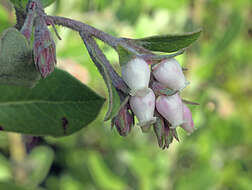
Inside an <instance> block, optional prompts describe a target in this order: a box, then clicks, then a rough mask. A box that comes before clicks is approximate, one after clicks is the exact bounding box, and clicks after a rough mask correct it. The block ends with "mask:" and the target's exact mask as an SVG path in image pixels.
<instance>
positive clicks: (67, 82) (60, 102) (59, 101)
mask: <svg viewBox="0 0 252 190" xmlns="http://www.w3.org/2000/svg"><path fill="white" fill-rule="evenodd" d="M0 91H1V96H0V129H1V130H3V131H11V132H19V133H25V134H31V135H38V136H44V135H50V136H64V135H70V134H72V133H74V132H76V131H78V130H80V129H82V128H83V127H85V126H86V125H88V124H89V123H90V122H91V121H93V120H94V119H95V118H96V116H97V115H98V113H99V111H100V109H101V107H102V105H103V103H104V98H102V97H100V96H99V95H97V94H96V93H95V92H93V91H92V90H91V89H89V88H88V87H86V86H85V85H84V84H82V83H81V82H79V81H78V80H77V79H75V78H74V77H72V76H71V75H70V74H68V73H67V72H65V71H62V70H59V69H56V70H55V71H54V72H53V73H52V74H51V75H50V76H48V78H46V79H44V80H40V81H39V83H38V84H37V85H36V86H35V87H34V88H32V89H29V88H24V87H17V86H9V85H0Z"/></svg>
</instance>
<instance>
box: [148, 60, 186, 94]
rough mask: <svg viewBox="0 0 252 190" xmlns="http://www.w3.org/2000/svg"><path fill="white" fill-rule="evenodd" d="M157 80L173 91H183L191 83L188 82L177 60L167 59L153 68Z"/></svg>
mask: <svg viewBox="0 0 252 190" xmlns="http://www.w3.org/2000/svg"><path fill="white" fill-rule="evenodd" d="M153 75H154V76H155V78H156V79H157V80H158V81H159V82H160V83H162V84H163V85H165V86H166V87H168V88H170V89H173V90H180V91H181V90H183V89H184V88H185V87H186V86H187V85H188V84H189V82H188V81H186V79H185V76H184V74H183V71H182V68H181V66H180V64H179V63H178V62H177V60H176V59H174V58H172V59H166V60H164V61H162V62H161V63H159V64H158V65H157V66H155V67H154V68H153Z"/></svg>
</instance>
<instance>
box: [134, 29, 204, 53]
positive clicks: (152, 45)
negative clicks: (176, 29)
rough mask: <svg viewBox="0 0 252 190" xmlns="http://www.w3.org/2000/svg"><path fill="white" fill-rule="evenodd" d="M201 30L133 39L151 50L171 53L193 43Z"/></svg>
mask: <svg viewBox="0 0 252 190" xmlns="http://www.w3.org/2000/svg"><path fill="white" fill-rule="evenodd" d="M201 32H202V30H201V29H200V30H197V31H194V32H190V33H185V34H177V35H164V36H151V37H147V38H141V39H135V40H133V41H134V42H135V43H136V44H138V45H140V46H143V47H144V48H146V49H148V50H151V51H160V52H167V53H171V52H175V51H178V50H180V49H183V48H186V47H188V46H189V45H191V44H192V43H193V42H195V41H196V40H197V39H198V37H199V36H200V33H201Z"/></svg>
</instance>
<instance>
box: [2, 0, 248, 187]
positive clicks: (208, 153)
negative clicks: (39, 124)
mask: <svg viewBox="0 0 252 190" xmlns="http://www.w3.org/2000/svg"><path fill="white" fill-rule="evenodd" d="M46 11H47V12H48V13H50V14H53V15H64V16H66V17H71V18H74V19H77V20H81V21H84V22H86V23H88V24H91V25H93V26H95V27H97V28H100V29H103V30H105V31H106V32H109V33H110V34H113V35H116V36H124V37H132V38H142V37H145V36H149V35H155V34H167V33H176V32H183V31H191V30H192V29H194V28H197V27H198V26H200V27H203V29H204V32H203V34H202V35H201V38H200V40H199V41H198V42H196V43H195V44H194V45H193V46H192V47H191V48H190V49H189V51H187V53H186V54H184V55H182V56H179V57H178V59H179V61H180V62H181V63H182V64H183V66H185V67H186V68H188V69H189V70H188V71H187V72H186V75H187V78H188V79H189V81H190V82H191V85H190V86H189V87H188V88H187V89H186V90H185V91H184V92H183V97H185V98H186V99H190V100H193V101H197V102H200V104H201V105H200V106H199V107H191V108H192V110H193V116H194V118H195V124H196V127H197V131H196V132H195V133H193V134H192V135H190V136H187V135H186V134H185V133H184V132H183V131H182V130H179V136H180V140H181V141H180V143H177V142H175V143H173V144H172V146H171V147H170V148H169V149H168V150H166V151H162V150H160V149H159V148H158V145H157V142H156V139H155V137H154V136H153V135H152V134H147V135H143V134H142V133H141V132H140V129H139V128H138V127H135V128H134V129H133V131H132V133H131V134H130V135H129V136H128V137H126V138H125V137H120V136H119V135H118V134H117V132H116V131H115V130H110V122H106V123H104V122H103V121H102V119H103V118H104V114H105V111H106V106H105V107H104V110H103V112H102V113H100V115H99V117H98V118H97V120H96V121H95V122H93V123H92V124H90V125H89V127H87V128H85V129H83V130H82V131H81V132H78V133H76V134H74V135H72V136H69V137H64V138H51V137H47V138H45V139H32V138H31V137H25V139H26V140H25V141H24V140H23V141H22V140H21V139H20V136H19V135H16V134H11V133H9V134H7V133H3V132H0V189H20V190H22V189H28V188H30V189H32V188H35V187H36V189H38V188H39V189H41V188H42V189H49V190H83V189H89V190H94V189H105V190H108V189H109V190H114V189H115V190H119V189H129V190H131V189H141V190H169V189H174V190H184V189H186V190H195V189H216V190H219V189H221V190H232V189H235V190H237V189H241V190H247V189H252V181H251V179H252V151H251V150H252V140H251V139H252V128H251V123H252V119H251V115H252V106H251V103H250V101H251V95H252V86H251V81H252V77H251V73H252V67H251V63H250V62H251V60H252V53H251V52H252V46H251V44H252V23H251V20H252V5H251V1H250V0H239V1H236V0H224V1H221V0H178V1H172V0H155V1H154V0H138V1H137V2H136V1H135V0H127V1H125V0H71V1H67V0H58V1H57V2H56V3H54V4H53V5H51V6H49V7H48V8H47V9H46ZM14 23H15V16H14V11H13V9H12V8H11V6H10V4H9V3H8V2H7V0H1V2H0V32H2V31H3V30H4V29H5V28H6V27H10V26H12V25H14ZM59 33H60V35H61V37H62V38H63V40H62V41H57V56H58V60H59V65H58V66H59V67H61V68H63V69H65V70H67V71H68V72H70V73H71V74H73V75H74V76H75V77H77V78H78V79H79V80H81V81H82V82H84V83H86V84H87V85H88V86H90V87H91V88H92V89H94V90H95V91H96V92H97V93H99V94H101V95H102V96H106V89H105V88H106V87H105V84H104V82H103V81H102V77H101V76H100V75H99V73H98V71H97V70H96V68H95V66H94V65H93V63H92V62H91V60H90V58H89V56H88V53H87V51H86V49H85V47H84V45H83V44H82V43H81V40H80V38H79V36H78V34H77V33H75V32H72V31H70V30H68V29H64V28H59ZM103 48H104V50H105V52H106V55H107V56H108V57H109V59H110V60H111V61H112V62H113V63H114V66H115V68H117V69H118V68H119V66H118V64H117V61H118V57H117V55H116V53H115V52H114V51H113V50H111V49H110V48H108V47H107V46H104V47H103ZM83 117H85V116H83ZM31 141H32V142H33V143H34V142H37V144H38V145H40V146H39V147H35V148H33V149H32V147H30V146H28V154H27V153H26V151H24V142H26V143H27V144H28V145H31V143H29V142H31ZM13 181H15V182H16V184H17V185H18V186H23V187H16V186H15V185H14V184H13V183H12V182H13ZM10 184H11V185H10ZM38 185H39V187H38Z"/></svg>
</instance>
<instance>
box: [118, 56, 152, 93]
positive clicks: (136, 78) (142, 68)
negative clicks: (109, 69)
mask: <svg viewBox="0 0 252 190" xmlns="http://www.w3.org/2000/svg"><path fill="white" fill-rule="evenodd" d="M122 78H123V80H124V81H125V83H126V84H127V85H128V86H129V88H130V89H131V92H130V94H131V95H132V96H135V95H145V94H147V93H148V92H149V91H148V86H149V81H150V67H149V65H148V64H147V63H146V62H145V61H144V60H143V59H141V58H135V59H132V60H131V61H129V62H128V63H127V64H125V65H123V66H122Z"/></svg>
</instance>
